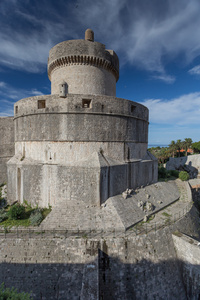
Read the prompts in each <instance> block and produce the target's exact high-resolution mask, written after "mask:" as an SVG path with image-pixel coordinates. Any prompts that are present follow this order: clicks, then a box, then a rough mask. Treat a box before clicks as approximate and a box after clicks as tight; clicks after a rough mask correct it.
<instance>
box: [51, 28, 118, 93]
mask: <svg viewBox="0 0 200 300" xmlns="http://www.w3.org/2000/svg"><path fill="white" fill-rule="evenodd" d="M86 32H87V31H86ZM92 33H93V32H92V31H91V30H90V31H89V35H87V34H88V33H87V34H86V39H85V40H69V41H64V42H62V43H59V44H57V45H56V46H54V47H53V48H52V49H51V50H50V52H49V59H48V76H49V79H50V80H51V93H52V94H59V92H60V90H59V89H60V85H61V84H63V83H64V84H65V85H66V94H93V95H108V96H115V95H116V82H117V80H118V79H119V60H118V56H117V55H116V53H115V52H114V51H113V50H106V49H105V45H103V44H101V43H98V42H94V40H93V34H92ZM88 36H89V37H88Z"/></svg>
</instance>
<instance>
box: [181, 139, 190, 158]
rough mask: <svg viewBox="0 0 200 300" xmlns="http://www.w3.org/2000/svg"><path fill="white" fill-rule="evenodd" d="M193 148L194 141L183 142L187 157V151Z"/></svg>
mask: <svg viewBox="0 0 200 300" xmlns="http://www.w3.org/2000/svg"><path fill="white" fill-rule="evenodd" d="M191 147H192V139H191V138H185V140H184V141H183V149H184V150H185V155H187V151H188V149H189V148H191Z"/></svg>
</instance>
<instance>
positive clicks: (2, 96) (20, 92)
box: [0, 82, 43, 116]
mask: <svg viewBox="0 0 200 300" xmlns="http://www.w3.org/2000/svg"><path fill="white" fill-rule="evenodd" d="M39 95H43V93H42V92H41V91H38V90H37V89H32V90H30V91H28V90H26V89H17V88H13V87H12V86H10V85H8V84H7V83H5V82H0V116H12V115H13V106H14V103H15V102H16V101H18V100H20V99H22V98H26V97H31V96H39Z"/></svg>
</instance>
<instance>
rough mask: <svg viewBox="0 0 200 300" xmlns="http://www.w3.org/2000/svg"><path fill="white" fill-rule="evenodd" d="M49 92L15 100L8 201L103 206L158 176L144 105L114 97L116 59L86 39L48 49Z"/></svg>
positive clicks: (90, 33)
mask: <svg viewBox="0 0 200 300" xmlns="http://www.w3.org/2000/svg"><path fill="white" fill-rule="evenodd" d="M48 75H49V78H50V80H51V85H52V93H51V95H43V96H36V97H30V98H26V99H21V100H20V101H18V102H16V104H15V115H14V126H15V156H14V157H13V158H11V160H10V161H9V162H8V168H7V169H8V200H9V201H10V202H12V201H15V200H18V201H20V202H23V200H24V199H26V200H27V201H29V202H31V203H32V204H33V205H35V204H38V205H40V206H48V204H50V205H52V206H54V205H55V204H56V202H59V201H63V202H64V204H65V205H70V203H71V202H72V201H73V202H74V201H84V202H85V203H86V204H87V205H97V206H99V205H101V204H102V203H103V202H105V201H106V200H107V199H108V198H109V197H111V196H114V195H117V194H120V193H122V192H123V191H124V190H125V189H126V188H136V187H138V186H141V185H146V184H149V183H151V182H155V181H156V180H157V171H156V170H157V162H156V161H155V159H154V158H153V156H151V155H150V154H148V153H147V143H148V109H147V108H146V107H145V106H143V105H141V104H139V103H137V102H133V101H129V100H126V99H121V98H116V97H115V86H116V81H117V80H118V77H119V62H118V57H117V55H116V54H115V53H114V51H113V50H106V49H105V46H104V45H103V44H101V43H98V42H94V33H93V31H92V30H91V29H88V30H87V31H86V33H85V40H71V41H65V42H62V43H60V44H58V45H56V46H54V47H53V48H52V49H51V50H50V53H49V59H48Z"/></svg>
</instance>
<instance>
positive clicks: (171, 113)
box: [142, 92, 200, 126]
mask: <svg viewBox="0 0 200 300" xmlns="http://www.w3.org/2000/svg"><path fill="white" fill-rule="evenodd" d="M142 104H143V105H145V106H147V107H148V108H149V116H150V123H154V124H176V125H181V126H183V125H184V126H185V125H190V124H193V125H197V126H199V125H200V118H199V116H200V92H198V93H191V94H187V95H182V96H181V97H178V98H175V99H171V100H168V101H166V100H163V99H146V100H145V101H144V102H142Z"/></svg>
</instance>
